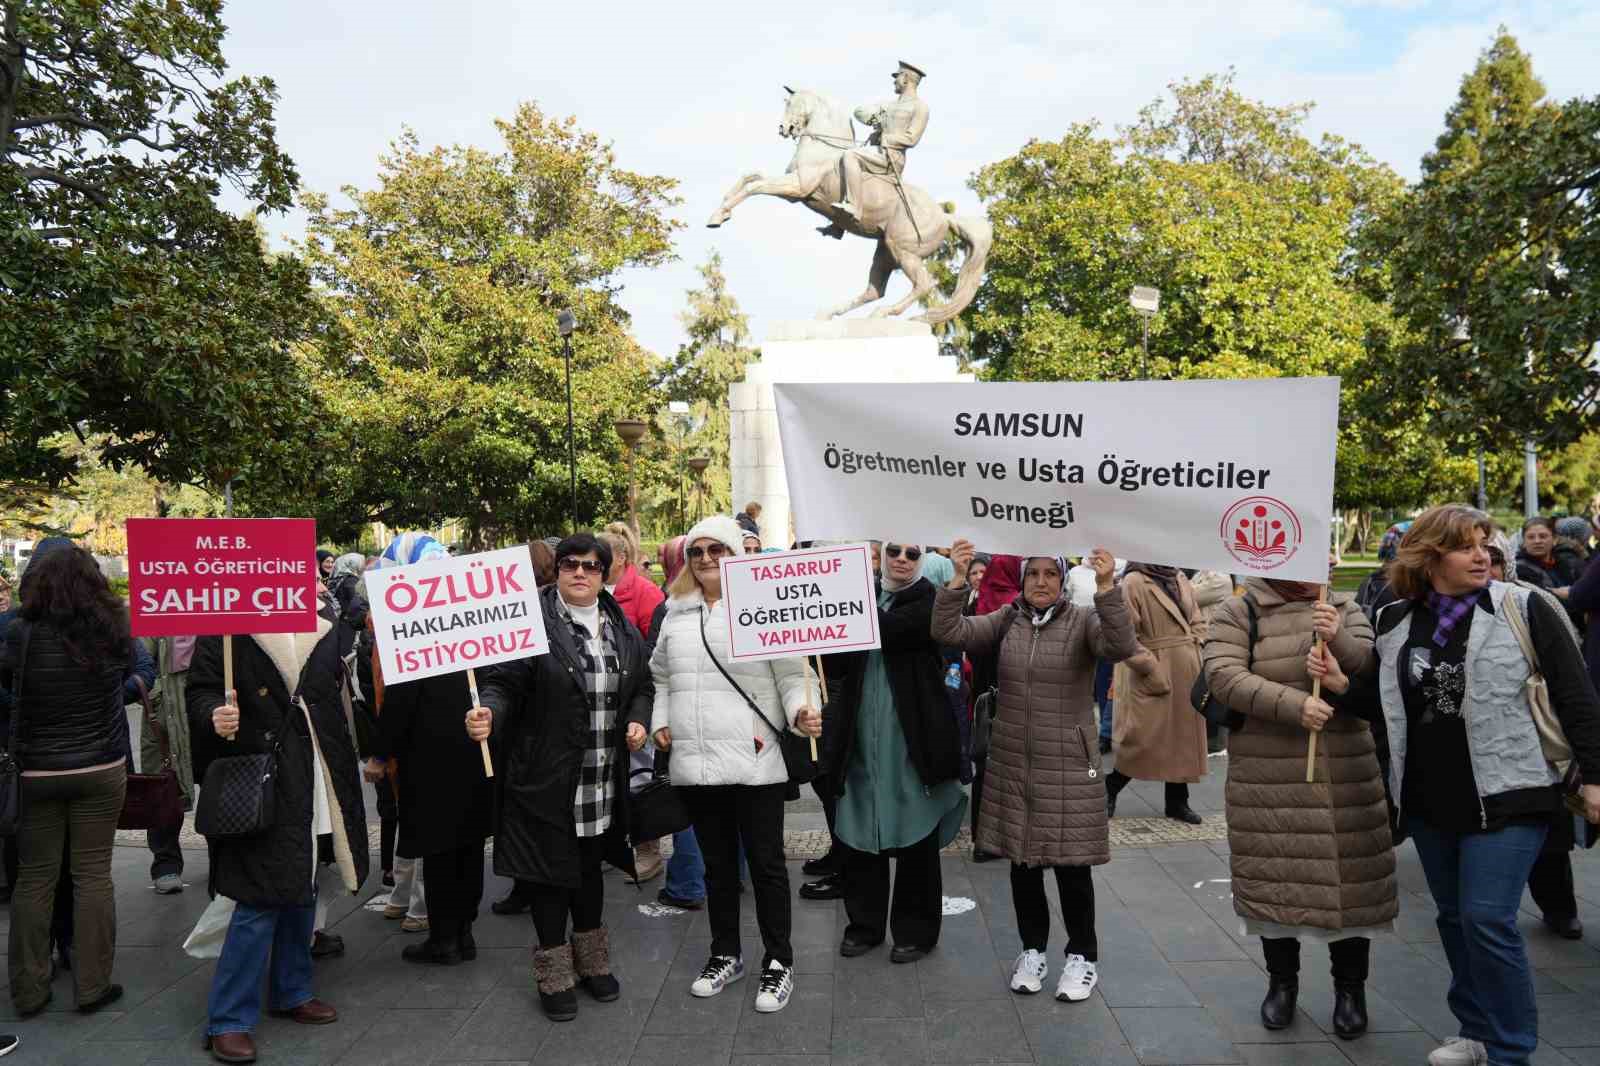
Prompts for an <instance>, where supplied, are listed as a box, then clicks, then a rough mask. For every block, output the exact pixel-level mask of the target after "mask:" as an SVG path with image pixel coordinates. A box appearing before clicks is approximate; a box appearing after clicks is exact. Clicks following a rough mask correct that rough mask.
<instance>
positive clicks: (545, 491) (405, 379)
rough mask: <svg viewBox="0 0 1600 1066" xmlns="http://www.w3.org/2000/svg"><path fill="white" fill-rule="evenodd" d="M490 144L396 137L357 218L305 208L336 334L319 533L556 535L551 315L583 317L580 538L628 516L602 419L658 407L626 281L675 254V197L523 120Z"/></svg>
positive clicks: (559, 389)
mask: <svg viewBox="0 0 1600 1066" xmlns="http://www.w3.org/2000/svg"><path fill="white" fill-rule="evenodd" d="M497 128H498V130H499V132H500V136H501V138H502V140H503V142H504V146H503V149H502V150H501V151H498V152H491V151H484V150H480V149H477V148H467V147H461V146H454V147H448V148H445V147H436V148H432V149H424V148H422V147H421V146H420V145H419V143H418V141H417V138H416V136H415V135H414V134H412V133H411V132H409V131H407V132H406V133H405V134H404V135H402V136H401V138H400V139H399V141H398V142H397V143H396V144H395V145H394V146H393V149H392V151H391V152H390V154H389V155H388V156H386V157H385V158H383V159H382V160H381V170H380V173H379V176H378V184H377V186H376V187H375V188H373V189H369V190H362V189H355V188H346V189H345V190H344V194H345V196H346V197H347V198H348V199H349V200H350V202H351V204H352V206H351V207H350V208H348V209H343V208H336V207H334V206H333V205H332V204H331V203H330V202H329V200H328V199H327V197H325V196H320V195H311V196H307V197H306V198H305V206H306V209H307V211H308V212H309V216H310V217H309V220H308V224H307V242H306V245H305V247H304V255H305V257H306V259H307V261H308V262H309V263H310V264H311V266H312V269H313V271H314V273H315V276H316V278H317V280H318V281H319V282H320V283H321V284H322V286H323V287H324V288H325V290H326V299H325V304H326V307H327V309H328V312H329V314H330V315H331V316H332V318H333V320H334V322H335V323H336V328H335V329H334V330H333V331H332V332H331V333H330V335H329V337H328V338H327V343H326V344H324V345H321V346H318V347H317V348H316V349H314V350H312V351H311V352H310V354H309V355H308V356H307V358H306V364H307V367H308V372H309V373H312V374H313V375H314V377H315V379H316V381H317V390H318V393H319V395H320V398H321V402H322V403H323V404H325V405H326V407H327V410H328V412H329V419H328V424H329V426H330V427H332V430H333V432H332V435H331V439H330V440H328V441H327V442H326V443H325V444H324V445H322V446H321V447H320V458H321V459H322V460H323V461H325V462H327V463H328V464H329V465H330V471H329V473H330V478H329V480H331V481H332V482H334V483H335V484H334V488H333V490H332V492H331V494H330V496H329V497H328V498H327V499H326V500H322V501H317V503H316V507H317V515H318V517H319V519H320V520H321V522H322V528H323V531H324V533H325V535H327V536H331V537H334V538H336V539H350V537H351V534H352V533H353V532H354V530H355V528H356V527H357V526H358V525H359V524H360V523H361V522H364V521H368V520H379V521H383V522H385V523H387V524H388V525H390V526H391V527H394V528H403V527H407V526H413V525H421V526H431V525H433V524H435V523H437V522H439V521H442V520H444V519H446V518H459V519H460V520H461V521H462V523H463V525H464V527H465V529H466V531H467V540H468V543H469V544H471V545H474V546H480V545H483V544H488V543H494V542H496V541H500V540H503V539H505V538H509V537H517V538H526V537H530V536H535V535H543V534H548V533H551V532H560V531H563V530H565V529H567V528H568V526H569V524H570V518H569V515H568V511H569V506H568V476H567V431H566V417H567V408H566V392H565V384H564V370H565V367H564V361H563V356H562V343H561V338H560V336H559V335H558V331H557V328H556V313H557V311H558V310H560V309H562V308H571V309H572V311H573V312H574V314H576V316H577V319H578V329H577V332H576V333H574V334H573V336H572V393H573V406H574V412H575V437H576V441H577V454H578V492H579V502H578V509H579V515H578V518H579V524H580V525H589V524H591V523H592V522H593V521H594V520H595V519H596V517H597V516H600V517H610V516H612V515H615V514H617V513H619V512H620V511H621V509H622V507H623V506H624V498H625V490H626V480H625V474H624V468H623V463H622V461H621V444H620V442H619V441H618V439H617V436H616V434H615V432H614V431H613V429H612V421H613V420H614V419H615V418H618V417H622V416H625V415H631V414H635V413H636V412H640V411H648V410H651V409H653V408H654V406H655V403H654V401H653V399H652V398H651V397H650V395H649V374H650V362H649V357H648V354H647V353H646V352H645V351H644V350H643V349H641V348H640V347H639V346H638V345H637V344H636V343H635V342H634V341H633V340H632V338H631V337H630V336H629V335H628V333H627V331H626V327H627V316H626V314H625V313H624V312H623V311H622V309H621V308H620V307H619V306H618V305H617V303H616V302H615V295H616V292H617V289H618V281H617V275H618V273H619V272H620V271H621V270H623V269H624V268H627V267H639V266H653V265H656V264H659V263H662V262H665V261H666V260H667V259H669V258H670V257H671V245H670V236H671V231H672V229H673V228H674V226H675V225H676V224H675V223H674V222H672V221H671V220H670V219H669V218H668V217H667V215H666V211H667V210H668V209H669V208H670V207H671V206H672V205H673V204H675V203H676V202H677V201H676V199H675V198H674V196H673V194H672V189H673V187H674V185H675V182H673V181H672V180H671V179H669V178H663V177H655V176H650V175H642V174H635V173H632V172H630V171H627V170H624V169H622V168H621V167H619V166H618V165H617V163H616V160H615V158H614V156H613V153H612V151H611V149H610V147H609V146H607V145H605V144H603V143H602V142H601V141H600V140H599V139H598V138H596V137H595V136H594V135H593V134H592V133H588V132H585V131H583V130H581V129H579V128H578V127H577V125H576V123H575V122H574V121H573V120H570V119H568V120H566V121H552V120H549V119H547V118H546V117H545V116H544V115H543V114H542V113H541V112H540V111H539V109H538V108H537V107H536V106H534V105H533V104H523V105H522V106H521V107H520V108H518V110H517V112H516V115H515V116H514V117H513V118H512V119H510V120H509V121H501V122H498V123H497ZM246 489H247V491H251V492H253V491H254V490H251V489H250V487H249V486H248V485H247V486H246ZM279 491H281V490H280V489H279V488H278V487H273V488H272V489H271V490H270V491H269V492H268V493H267V498H266V499H260V500H258V499H256V498H255V497H254V496H253V495H252V497H251V500H252V506H258V505H259V506H269V505H270V504H271V502H272V499H273V498H275V497H276V496H277V493H278V492H279Z"/></svg>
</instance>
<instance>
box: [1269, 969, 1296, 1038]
mask: <svg viewBox="0 0 1600 1066" xmlns="http://www.w3.org/2000/svg"><path fill="white" fill-rule="evenodd" d="M1299 996H1300V978H1298V977H1273V976H1271V975H1270V974H1269V975H1268V977H1267V998H1266V999H1264V1000H1262V1001H1261V1024H1262V1025H1264V1026H1266V1027H1267V1028H1268V1029H1287V1028H1289V1026H1290V1024H1291V1023H1292V1022H1293V1021H1294V1009H1295V1001H1296V1000H1297V999H1298V998H1299Z"/></svg>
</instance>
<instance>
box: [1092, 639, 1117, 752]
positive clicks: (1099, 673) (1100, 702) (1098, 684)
mask: <svg viewBox="0 0 1600 1066" xmlns="http://www.w3.org/2000/svg"><path fill="white" fill-rule="evenodd" d="M1112 670H1113V666H1112V664H1111V663H1108V662H1106V661H1105V660H1104V659H1099V660H1096V662H1095V664H1094V702H1095V705H1096V706H1097V707H1098V708H1099V710H1100V739H1101V740H1104V741H1107V742H1109V741H1110V740H1111V672H1112Z"/></svg>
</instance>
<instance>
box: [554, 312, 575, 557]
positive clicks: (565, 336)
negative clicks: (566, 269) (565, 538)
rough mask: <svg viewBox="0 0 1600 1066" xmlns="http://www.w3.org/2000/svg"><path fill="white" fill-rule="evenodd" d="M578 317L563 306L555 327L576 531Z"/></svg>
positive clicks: (572, 514) (572, 516)
mask: <svg viewBox="0 0 1600 1066" xmlns="http://www.w3.org/2000/svg"><path fill="white" fill-rule="evenodd" d="M577 328H578V318H577V316H576V315H574V314H573V313H572V312H571V311H568V310H566V309H565V308H563V309H562V310H561V311H559V312H558V313H557V314H556V329H558V330H560V331H561V356H562V358H563V359H564V360H565V361H566V364H567V473H568V474H569V475H570V476H571V486H572V497H571V499H572V513H571V522H572V530H571V531H572V532H574V533H576V532H577V531H578V443H577V441H576V440H575V439H574V438H573V435H572V331H573V330H575V329H577Z"/></svg>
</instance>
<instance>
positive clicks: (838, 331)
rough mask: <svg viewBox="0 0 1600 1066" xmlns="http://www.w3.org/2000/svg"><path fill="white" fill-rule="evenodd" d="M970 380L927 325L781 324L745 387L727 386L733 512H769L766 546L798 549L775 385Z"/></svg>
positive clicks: (868, 321)
mask: <svg viewBox="0 0 1600 1066" xmlns="http://www.w3.org/2000/svg"><path fill="white" fill-rule="evenodd" d="M971 380H973V377H972V375H971V374H963V373H961V372H960V370H959V369H958V368H957V365H956V361H955V359H953V358H951V357H949V356H943V355H940V354H939V342H938V341H937V340H936V339H935V338H934V336H933V331H932V330H931V329H930V328H929V326H928V325H927V324H926V323H924V322H907V321H903V320H900V319H872V318H849V319H835V320H833V321H829V322H808V321H799V322H776V323H774V324H773V326H772V330H771V332H770V333H769V334H768V336H767V339H766V340H765V341H763V342H762V344H761V359H760V360H759V361H758V362H754V363H751V364H750V366H749V367H748V368H747V369H746V370H745V377H744V381H742V382H739V383H737V384H734V385H730V386H728V408H729V412H730V415H731V417H730V420H729V429H728V437H729V440H728V448H729V458H730V460H731V466H732V468H733V470H732V473H733V507H734V510H735V511H740V510H743V509H744V505H745V504H747V503H749V502H750V501H751V500H754V501H755V502H757V503H759V504H760V505H761V508H762V510H761V539H762V543H763V544H764V545H765V546H766V547H769V548H787V547H788V546H789V545H790V543H792V542H793V540H794V531H793V525H792V522H791V520H790V510H789V482H788V480H787V479H786V478H785V476H784V471H783V442H782V440H781V439H780V438H779V436H778V416H777V411H776V409H775V407H774V404H773V400H772V386H773V385H774V384H776V383H779V382H802V383H813V384H837V383H841V382H860V383H863V384H884V383H896V382H903V383H907V384H910V383H928V382H935V383H937V382H950V381H971ZM882 534H883V531H882V530H869V529H864V530H862V531H861V535H862V536H863V537H871V536H879V535H882Z"/></svg>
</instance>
